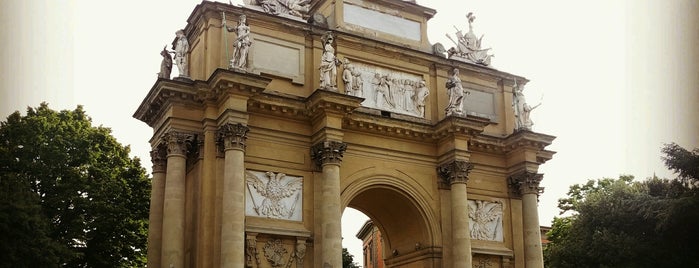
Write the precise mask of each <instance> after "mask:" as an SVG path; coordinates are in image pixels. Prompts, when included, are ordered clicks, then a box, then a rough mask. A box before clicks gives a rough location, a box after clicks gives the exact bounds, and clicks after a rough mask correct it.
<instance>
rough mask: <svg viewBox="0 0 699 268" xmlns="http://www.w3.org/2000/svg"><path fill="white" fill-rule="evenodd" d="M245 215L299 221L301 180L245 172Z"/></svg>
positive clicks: (279, 174) (285, 176) (280, 175)
mask: <svg viewBox="0 0 699 268" xmlns="http://www.w3.org/2000/svg"><path fill="white" fill-rule="evenodd" d="M245 180H246V184H247V190H248V197H247V198H246V199H247V200H246V204H245V207H246V208H245V210H246V214H247V215H251V216H258V217H268V218H274V219H287V220H301V212H300V210H301V202H302V193H303V191H302V188H303V180H302V179H301V178H300V177H292V176H287V175H286V174H284V173H274V172H265V173H262V172H255V171H245Z"/></svg>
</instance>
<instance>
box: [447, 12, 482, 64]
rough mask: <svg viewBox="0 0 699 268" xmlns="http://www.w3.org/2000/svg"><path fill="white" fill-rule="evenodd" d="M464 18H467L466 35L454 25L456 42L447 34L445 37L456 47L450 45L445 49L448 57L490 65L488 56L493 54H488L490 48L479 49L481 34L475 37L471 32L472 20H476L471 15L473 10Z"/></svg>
mask: <svg viewBox="0 0 699 268" xmlns="http://www.w3.org/2000/svg"><path fill="white" fill-rule="evenodd" d="M466 18H468V33H466V35H464V34H463V33H462V32H461V30H459V29H458V28H456V26H454V28H455V29H456V37H457V41H458V42H457V41H454V39H452V38H451V36H450V35H449V34H447V37H448V38H449V39H450V40H451V41H452V42H453V43H454V45H456V48H453V47H452V48H450V49H449V50H448V51H447V53H448V54H449V58H451V57H453V56H456V57H458V58H463V59H465V60H467V61H470V62H473V63H476V64H481V65H485V66H490V58H491V57H493V55H489V54H488V50H490V48H486V49H481V41H482V40H483V35H481V37H480V38H477V37H476V34H475V33H473V21H475V20H476V16H474V15H473V12H469V13H468V14H467V15H466Z"/></svg>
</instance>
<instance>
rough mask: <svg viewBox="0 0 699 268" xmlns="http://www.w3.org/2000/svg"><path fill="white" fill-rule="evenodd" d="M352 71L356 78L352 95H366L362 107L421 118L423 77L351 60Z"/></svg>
mask: <svg viewBox="0 0 699 268" xmlns="http://www.w3.org/2000/svg"><path fill="white" fill-rule="evenodd" d="M352 73H354V74H353V76H354V77H356V78H355V80H354V81H357V82H356V83H354V84H355V85H354V86H355V88H356V90H354V91H353V93H352V94H353V95H355V96H363V97H364V98H365V99H364V102H362V106H364V107H370V108H376V109H379V110H384V111H389V112H392V113H399V114H405V115H410V116H415V117H421V118H424V114H423V111H424V106H423V107H422V109H421V107H420V95H421V94H420V92H421V84H420V82H421V81H422V76H419V75H414V74H409V73H405V72H399V71H395V70H390V69H386V68H381V67H378V66H373V65H368V64H363V63H358V62H352ZM422 95H425V94H422ZM427 95H429V93H428V94H427ZM425 97H426V95H425ZM423 101H424V100H423Z"/></svg>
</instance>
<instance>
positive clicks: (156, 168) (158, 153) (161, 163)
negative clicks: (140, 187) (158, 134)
mask: <svg viewBox="0 0 699 268" xmlns="http://www.w3.org/2000/svg"><path fill="white" fill-rule="evenodd" d="M150 161H151V162H152V163H153V173H164V172H165V170H166V167H167V148H166V146H164V144H158V145H157V146H155V148H154V149H153V150H152V151H150Z"/></svg>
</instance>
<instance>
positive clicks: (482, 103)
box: [462, 89, 497, 120]
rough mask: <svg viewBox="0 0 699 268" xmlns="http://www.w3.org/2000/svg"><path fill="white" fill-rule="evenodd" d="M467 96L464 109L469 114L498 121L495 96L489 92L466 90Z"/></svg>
mask: <svg viewBox="0 0 699 268" xmlns="http://www.w3.org/2000/svg"><path fill="white" fill-rule="evenodd" d="M465 91H466V92H467V95H466V96H465V97H464V102H463V104H462V105H463V108H464V111H465V112H466V113H467V114H470V115H475V116H479V117H484V118H488V119H490V120H495V119H496V117H497V116H496V114H495V95H494V94H493V93H489V92H483V91H478V90H472V89H466V90H465Z"/></svg>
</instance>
